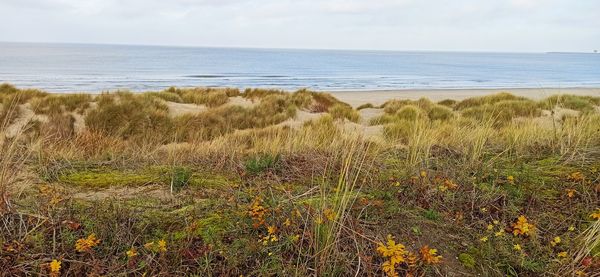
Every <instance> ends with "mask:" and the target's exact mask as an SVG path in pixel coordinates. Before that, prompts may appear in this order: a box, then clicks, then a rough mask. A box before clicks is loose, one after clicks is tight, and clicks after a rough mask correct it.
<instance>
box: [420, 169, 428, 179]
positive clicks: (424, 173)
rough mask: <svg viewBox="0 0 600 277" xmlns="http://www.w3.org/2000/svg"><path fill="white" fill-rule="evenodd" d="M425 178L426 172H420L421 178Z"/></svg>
mask: <svg viewBox="0 0 600 277" xmlns="http://www.w3.org/2000/svg"><path fill="white" fill-rule="evenodd" d="M425 177H427V171H425V170H421V178H425Z"/></svg>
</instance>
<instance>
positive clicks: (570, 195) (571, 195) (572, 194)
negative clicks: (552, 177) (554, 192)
mask: <svg viewBox="0 0 600 277" xmlns="http://www.w3.org/2000/svg"><path fill="white" fill-rule="evenodd" d="M565 192H566V193H567V197H568V198H573V197H574V196H575V193H576V192H577V191H576V190H574V189H565Z"/></svg>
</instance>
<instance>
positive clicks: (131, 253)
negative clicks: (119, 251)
mask: <svg viewBox="0 0 600 277" xmlns="http://www.w3.org/2000/svg"><path fill="white" fill-rule="evenodd" d="M125 254H127V257H129V258H133V257H135V256H137V255H138V252H137V251H136V250H135V248H133V247H132V248H131V249H129V250H127V252H125Z"/></svg>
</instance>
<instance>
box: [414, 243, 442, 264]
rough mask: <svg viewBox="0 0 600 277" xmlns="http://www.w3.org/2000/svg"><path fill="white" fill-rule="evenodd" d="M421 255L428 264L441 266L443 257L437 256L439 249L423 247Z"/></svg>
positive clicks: (420, 251)
mask: <svg viewBox="0 0 600 277" xmlns="http://www.w3.org/2000/svg"><path fill="white" fill-rule="evenodd" d="M419 253H421V259H422V260H423V262H425V263H426V264H439V263H440V262H441V260H442V256H440V255H438V254H437V249H434V248H429V246H427V245H425V246H423V247H421V249H420V250H419Z"/></svg>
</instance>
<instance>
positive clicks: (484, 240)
mask: <svg viewBox="0 0 600 277" xmlns="http://www.w3.org/2000/svg"><path fill="white" fill-rule="evenodd" d="M479 241H481V242H487V241H488V237H483V238H480V239H479Z"/></svg>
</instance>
